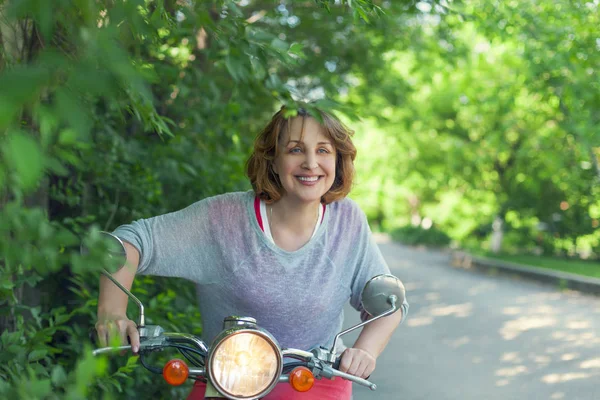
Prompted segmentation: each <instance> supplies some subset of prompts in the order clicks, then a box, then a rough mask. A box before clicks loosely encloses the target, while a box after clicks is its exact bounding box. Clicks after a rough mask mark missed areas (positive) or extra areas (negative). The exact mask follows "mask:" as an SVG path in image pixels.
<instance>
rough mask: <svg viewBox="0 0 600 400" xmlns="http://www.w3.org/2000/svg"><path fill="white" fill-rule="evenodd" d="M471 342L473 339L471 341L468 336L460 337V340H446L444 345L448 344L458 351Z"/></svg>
mask: <svg viewBox="0 0 600 400" xmlns="http://www.w3.org/2000/svg"><path fill="white" fill-rule="evenodd" d="M470 342H471V339H469V337H467V336H463V337H460V338H458V339H454V340H444V344H446V345H448V346H450V347H452V348H454V349H457V348H459V347H461V346H464V345H467V344H469V343H470Z"/></svg>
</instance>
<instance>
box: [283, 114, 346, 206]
mask: <svg viewBox="0 0 600 400" xmlns="http://www.w3.org/2000/svg"><path fill="white" fill-rule="evenodd" d="M303 120H304V126H303V123H302V121H303ZM290 125H291V126H290V129H289V130H288V132H284V133H283V135H282V137H281V140H280V141H279V146H280V147H279V149H278V151H279V154H278V155H277V157H276V158H275V160H274V162H273V170H274V171H275V173H276V174H277V175H279V180H280V181H281V185H282V186H283V188H284V189H285V194H284V198H285V197H287V198H290V199H293V200H299V201H301V202H305V203H312V202H320V201H321V197H322V196H323V195H324V194H325V193H327V192H328V191H329V189H330V188H331V186H332V185H333V182H334V180H335V164H336V150H335V147H334V144H333V142H332V141H331V139H330V138H329V137H327V136H326V135H325V133H324V131H323V128H322V127H321V125H320V124H319V123H318V122H317V121H316V120H315V119H313V118H311V117H304V118H302V117H296V118H294V119H293V120H292V121H291V124H290ZM302 130H304V132H302Z"/></svg>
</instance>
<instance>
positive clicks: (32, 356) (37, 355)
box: [27, 349, 48, 362]
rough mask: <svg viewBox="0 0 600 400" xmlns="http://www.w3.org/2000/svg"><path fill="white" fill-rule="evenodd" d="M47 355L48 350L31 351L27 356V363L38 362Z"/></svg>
mask: <svg viewBox="0 0 600 400" xmlns="http://www.w3.org/2000/svg"><path fill="white" fill-rule="evenodd" d="M47 355H48V350H46V349H38V350H33V351H32V352H31V353H29V355H28V356H27V361H29V362H35V361H39V360H41V359H42V358H44V357H46V356H47Z"/></svg>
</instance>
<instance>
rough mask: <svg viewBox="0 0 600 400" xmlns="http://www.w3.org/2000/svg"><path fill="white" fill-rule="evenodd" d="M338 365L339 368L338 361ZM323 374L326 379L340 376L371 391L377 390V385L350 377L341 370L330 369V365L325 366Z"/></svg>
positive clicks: (356, 377)
mask: <svg viewBox="0 0 600 400" xmlns="http://www.w3.org/2000/svg"><path fill="white" fill-rule="evenodd" d="M336 363H337V364H338V366H339V363H338V362H337V361H336ZM322 373H323V376H325V377H332V376H339V377H340V378H343V379H346V380H349V381H352V382H354V383H358V384H359V385H361V386H366V387H368V388H369V389H371V390H377V385H376V384H374V383H372V382H369V381H368V380H366V379H363V378H359V377H358V376H354V375H350V374H347V373H345V372H342V371H339V370H337V369H334V368H333V367H330V366H328V365H327V366H324V368H323V372H322Z"/></svg>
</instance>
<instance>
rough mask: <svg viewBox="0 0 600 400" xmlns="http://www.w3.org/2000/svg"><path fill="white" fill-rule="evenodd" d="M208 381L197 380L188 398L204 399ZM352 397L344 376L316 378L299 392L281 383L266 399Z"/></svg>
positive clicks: (335, 399) (340, 399)
mask: <svg viewBox="0 0 600 400" xmlns="http://www.w3.org/2000/svg"><path fill="white" fill-rule="evenodd" d="M205 391H206V383H204V382H200V381H196V383H194V388H193V389H192V392H191V393H190V395H189V396H188V398H187V400H204V392H205ZM351 398H352V382H350V381H347V380H345V379H342V378H335V379H333V380H329V379H315V384H314V386H313V387H312V389H310V390H309V391H308V392H297V391H295V390H294V389H293V388H292V386H291V385H290V384H289V383H279V384H277V386H275V389H273V390H272V391H271V393H269V394H268V395H267V396H266V397H263V399H264V400H350V399H351Z"/></svg>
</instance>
